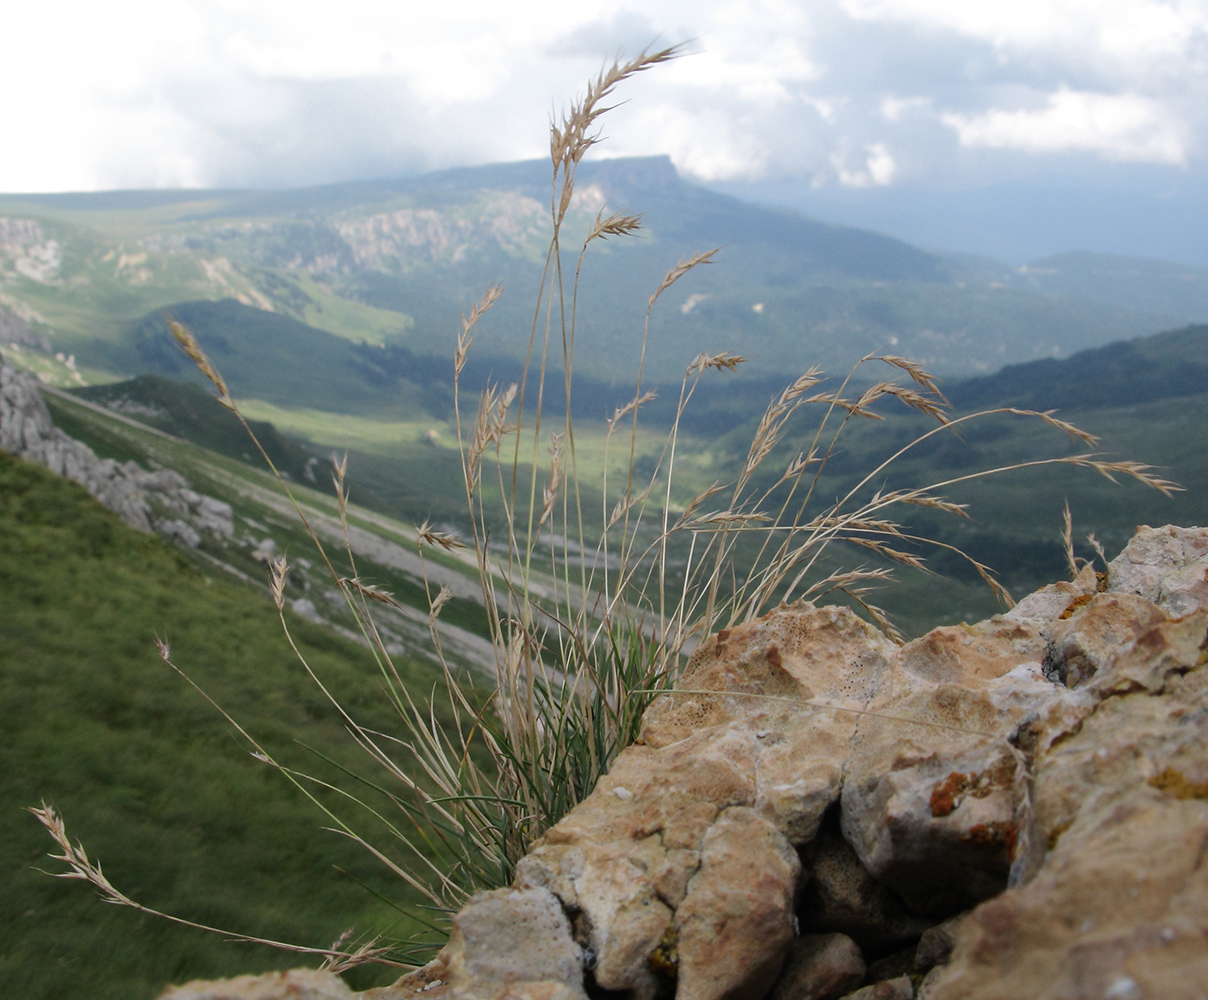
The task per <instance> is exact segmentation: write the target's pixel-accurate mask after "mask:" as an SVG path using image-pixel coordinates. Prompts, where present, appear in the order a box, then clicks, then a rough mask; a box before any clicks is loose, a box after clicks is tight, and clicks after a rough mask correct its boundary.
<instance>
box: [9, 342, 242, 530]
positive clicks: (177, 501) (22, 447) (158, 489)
mask: <svg viewBox="0 0 1208 1000" xmlns="http://www.w3.org/2000/svg"><path fill="white" fill-rule="evenodd" d="M0 450H3V451H7V452H9V453H10V454H13V455H16V456H18V457H19V458H24V459H27V460H28V461H31V462H37V463H38V464H39V465H44V466H45V467H46V468H48V469H49V470H50V471H51V472H53V473H55V474H56V475H60V476H64V477H66V478H67V479H72V480H74V481H75V482H77V483H79V484H80V485H81V486H83V487H84V488H85V489H86V490H87V491H88V492H89V493H90V494H92V496H93V497H95V498H96V499H97V501H98V502H100V503H101V504H102V505H103V506H105V507H108V508H109V509H110V510H112V511H113V512H114V513H115V514H117V515H118V516H119V517H120V518H121V519H122V520H123V521H125V522H126V523H127V524H129V525H130V526H131V527H134V528H137V529H138V530H139V531H146V532H153V531H154V532H158V533H159V534H160V535H162V536H163V537H165V538H167V539H174V540H176V541H178V542H179V543H181V544H182V545H185V546H187V547H188V548H197V546H199V545H200V544H201V540H202V536H203V534H209V535H213V536H214V537H216V538H220V539H225V538H230V537H231V536H232V534H234V512H233V511H232V510H231V506H230V504H227V503H224V502H223V501H221V500H218V499H216V498H214V497H211V496H206V495H204V494H201V493H196V492H194V491H193V490H191V489H189V488H188V483H187V482H186V481H185V479H184V477H183V476H181V475H179V474H178V473H176V472H173V471H172V470H170V469H158V470H150V471H149V470H147V469H143V468H140V467H139V466H138V464H137V463H135V462H124V463H120V464H119V463H118V462H115V461H114V460H113V459H111V458H106V459H100V458H97V456H96V454H95V453H94V452H93V450H92V449H91V448H89V447H88V446H87V445H86V444H82V443H81V442H79V441H76V440H75V439H74V438H72V437H69V436H68V435H67V434H65V433H63V431H61V430H59V429H58V428H57V427H55V425H54V423H53V422H52V421H51V419H50V411H49V410H48V409H47V408H46V403H45V402H44V401H43V399H42V396H41V394H40V393H39V392H38V389H37V387H36V385H35V384H34V382H33V380H32V379H30V378H29V377H28V376H25V375H22V374H21V373H20V372H18V371H16V370H15V369H13V368H12V367H10V366H9V365H7V364H6V363H5V361H4V358H3V356H0Z"/></svg>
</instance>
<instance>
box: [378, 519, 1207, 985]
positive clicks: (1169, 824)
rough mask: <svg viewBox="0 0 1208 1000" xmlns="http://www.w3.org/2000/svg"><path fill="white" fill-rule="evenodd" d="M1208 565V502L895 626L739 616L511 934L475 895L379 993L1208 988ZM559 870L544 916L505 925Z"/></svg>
mask: <svg viewBox="0 0 1208 1000" xmlns="http://www.w3.org/2000/svg"><path fill="white" fill-rule="evenodd" d="M1205 588H1208V531H1205V530H1202V529H1181V528H1161V529H1150V528H1142V529H1139V530H1138V533H1137V535H1136V536H1135V537H1134V539H1133V541H1132V542H1131V543H1130V544H1129V546H1128V548H1127V549H1126V550H1125V552H1124V554H1123V555H1121V556H1120V557H1119V558H1118V559H1116V560H1115V561H1114V562H1113V563H1112V565H1111V567H1110V569H1109V572H1108V573H1107V574H1106V575H1104V576H1102V577H1097V576H1096V575H1095V574H1094V573H1093V572H1091V571H1089V570H1088V571H1086V572H1084V573H1083V574H1082V575H1080V576H1079V577H1078V579H1077V580H1075V581H1073V582H1070V583H1060V584H1054V585H1052V586H1049V587H1046V588H1044V589H1043V590H1041V591H1038V592H1037V593H1036V594H1033V595H1030V596H1029V597H1027V598H1025V599H1024V600H1023V601H1021V602H1020V603H1019V605H1017V606H1016V608H1015V609H1013V610H1012V611H1011V612H1010V613H1008V614H1006V615H1002V616H997V617H995V618H992V619H990V620H989V621H985V622H981V623H978V624H976V625H962V626H955V627H950V628H942V629H936V630H934V631H932V632H931V633H929V634H928V635H926V636H924V637H922V638H921V639H918V640H916V641H914V642H912V643H909V644H907V645H906V646H903V647H901V648H897V647H894V646H893V645H892V644H890V643H889V642H888V640H886V639H885V637H884V636H882V635H881V634H880V633H879V632H877V631H876V630H875V629H873V628H871V627H870V626H868V625H866V624H864V623H863V622H861V621H859V620H858V619H856V618H855V616H854V615H852V614H850V613H849V612H847V611H845V610H842V609H836V608H815V607H812V606H810V605H808V604H802V605H796V606H793V607H790V608H781V609H778V610H777V611H775V612H773V613H772V614H770V615H768V616H767V617H766V618H765V619H763V620H762V621H759V622H754V623H751V624H748V625H744V626H741V627H738V628H734V629H732V630H723V631H722V632H720V633H719V634H718V635H716V636H714V637H711V638H710V639H708V640H706V641H705V642H703V643H702V644H701V646H700V647H699V648H698V649H697V650H696V652H695V653H694V655H693V657H692V659H691V661H690V663H689V666H688V668H687V670H686V672H685V675H684V677H683V678H682V680H681V682H680V684H679V685H678V687H677V690H676V691H675V692H674V693H672V694H669V695H666V696H663V697H661V698H660V699H659V700H658V701H657V702H656V703H655V704H654V705H653V706H652V707H651V709H650V711H649V712H648V714H647V717H646V719H645V727H644V730H643V739H642V741H641V742H640V743H639V744H638V745H635V746H632V747H630V748H628V749H626V750H625V751H624V752H623V753H622V754H621V755H620V757H619V758H618V759H617V761H616V764H615V766H614V767H613V769H612V771H611V773H610V774H609V775H608V776H607V777H605V778H603V779H602V780H601V781H600V783H599V785H598V787H597V788H596V790H595V792H594V793H593V794H592V795H591V796H590V797H589V798H588V799H587V800H586V801H584V802H583V803H581V804H580V805H579V806H577V807H576V808H575V809H573V810H572V811H571V812H570V813H569V814H568V815H567V816H566V817H565V818H564V819H563V820H562V821H561V822H560V823H558V824H557V825H556V826H554V827H553V828H552V829H550V830H549V831H548V832H547V833H546V835H545V837H544V838H543V839H542V840H541V841H540V842H539V843H538V844H537V845H535V847H534V849H533V851H532V852H531V853H530V854H529V856H528V857H527V858H525V859H524V860H523V861H522V862H521V864H520V865H519V868H518V875H517V879H516V885H515V888H513V889H509V890H503V891H500V892H497V893H490V894H488V896H489V897H490V914H491V916H490V919H489V920H485V918H484V923H483V924H482V927H483V928H486V929H485V930H481V932H477V937H475V938H474V939H475V940H479V941H482V942H487V941H490V940H492V939H497V940H498V941H499V942H501V943H499V944H496V945H492V946H491V947H494V948H496V949H502V950H503V951H504V952H505V953H506V954H505V956H503V957H499V958H491V959H489V960H488V959H486V958H483V959H481V960H478V959H476V960H475V961H476V962H478V964H477V965H473V963H471V962H470V961H469V960H468V959H467V958H465V957H464V956H466V955H469V954H470V951H471V950H472V949H470V946H469V944H468V942H469V941H470V940H471V937H473V935H470V934H468V933H467V928H469V927H471V926H478V925H477V924H476V921H478V920H479V919H480V917H479V911H478V909H477V908H479V907H481V906H483V905H484V904H483V903H482V902H481V900H482V897H478V898H476V900H475V901H474V902H472V903H471V904H470V906H469V907H468V908H467V910H466V911H463V913H462V915H460V916H459V917H458V918H457V922H456V924H455V932H454V940H453V941H452V942H451V944H450V946H449V947H448V948H447V949H446V950H445V952H444V953H442V956H441V958H440V959H439V960H438V961H437V962H435V963H433V964H432V965H431V966H429V967H428V968H427V969H426V970H422V971H421V972H420V973H417V974H415V975H413V976H412V977H409V978H407V979H404V980H400V982H399V983H398V984H396V987H393V988H390V990H386V991H379V992H377V993H375V994H373V998H374V1000H386V998H387V997H389V998H390V1000H394V998H395V997H402V996H414V995H417V994H419V993H420V992H421V991H423V992H425V993H427V992H432V991H436V992H433V996H441V995H450V996H458V997H462V996H464V997H467V998H469V997H478V996H484V997H487V996H489V997H491V998H496V997H500V998H502V997H505V996H506V997H507V998H509V1000H523V998H531V1000H538V998H542V1000H544V998H547V997H549V998H552V997H555V996H556V997H559V998H563V997H565V998H569V997H571V996H578V995H583V993H584V992H589V993H595V992H596V991H597V990H600V989H602V990H609V991H624V993H625V994H626V995H627V996H629V997H632V998H635V1000H653V998H656V997H658V998H663V997H671V996H674V997H675V998H676V1000H722V998H742V1000H748V998H749V1000H758V998H760V997H764V996H769V995H771V996H773V997H775V1000H796V998H798V997H800V998H802V1000H805V998H821V997H829V996H838V995H841V994H839V993H835V992H834V991H835V990H839V989H841V990H843V991H845V992H846V991H850V990H852V989H854V988H856V987H860V992H858V993H855V994H850V995H851V996H853V997H856V996H858V997H861V998H868V1000H873V998H877V1000H890V998H894V1000H898V998H901V1000H905V998H909V997H913V996H915V993H916V991H915V984H916V982H917V983H919V988H918V993H917V996H918V997H919V998H921V1000H1017V998H1019V997H1029V998H1037V1000H1042V998H1043V1000H1048V998H1051V1000H1067V998H1075V997H1087V998H1089V997H1095V998H1104V1000H1108V998H1110V1000H1142V998H1158V997H1161V998H1163V1000H1166V998H1183V997H1186V998H1188V1000H1192V998H1203V997H1204V996H1205V995H1206V994H1205V985H1204V984H1205V983H1208V853H1206V852H1208V590H1206V589H1205ZM537 899H540V900H543V901H544V902H543V903H542V904H541V905H542V906H543V907H545V908H546V910H544V911H543V912H547V913H548V920H547V923H548V926H549V928H550V929H549V930H548V931H542V932H541V933H540V934H537V935H536V938H537V939H539V940H537V943H528V942H529V941H530V938H528V937H526V938H525V939H524V940H523V941H522V940H521V939H520V938H519V937H516V936H515V935H514V934H513V936H511V937H509V936H508V934H511V933H512V931H510V930H505V929H507V928H510V927H511V926H512V924H513V922H515V921H521V922H523V919H527V918H522V914H524V913H526V912H527V909H526V908H528V907H530V906H531V905H532V903H533V901H534V900H537ZM543 919H545V918H543ZM533 926H537V924H533ZM542 926H545V925H544V924H543V925H542ZM492 928H493V929H492ZM545 933H549V934H550V935H552V937H551V938H550V940H549V941H547V940H546V939H545V938H544V937H542V936H541V935H543V934H545ZM522 936H523V935H522ZM916 946H917V947H916ZM483 947H484V948H485V947H487V945H486V944H485V943H484V944H483ZM550 948H553V949H555V951H557V950H558V949H561V951H558V954H564V955H565V956H566V962H565V964H564V965H558V964H557V963H555V964H554V966H551V968H553V967H555V966H556V968H557V969H559V970H561V971H558V972H557V974H556V975H555V974H550V975H548V976H547V975H546V973H545V972H542V973H541V977H538V976H536V974H535V973H534V974H533V975H532V976H531V977H530V978H529V979H523V978H517V977H515V976H513V974H512V973H511V972H506V971H501V970H506V969H530V968H531V969H545V968H546V966H545V965H543V964H542V963H543V962H546V959H545V958H543V957H542V956H543V955H546V954H547V953H548V951H547V950H548V949H550ZM530 949H535V950H532V951H530ZM543 949H545V950H543ZM828 950H829V951H828ZM824 952H825V953H828V954H829V958H826V957H823V958H819V955H821V954H822V953H824ZM484 954H485V953H484ZM526 955H531V956H532V959H531V961H526V960H525V958H524V956H526ZM576 955H581V956H582V958H581V965H578V964H576V962H577V960H576V958H575V956H576ZM458 956H462V957H458ZM902 956H905V964H904V965H903V964H901V961H900V959H901V958H902ZM504 958H506V961H504ZM815 960H816V961H815ZM497 961H498V962H502V963H503V964H500V965H498V967H496V965H493V964H492V963H493V962H497ZM811 963H813V964H811ZM472 965H473V967H472ZM865 967H867V968H866V969H865ZM856 970H860V972H859V974H861V975H863V977H864V979H863V981H862V982H860V981H857V980H856V978H855V976H856V974H857V972H856ZM902 970H904V971H905V972H906V973H908V974H907V975H903V974H902ZM814 973H818V975H816V976H815V975H814ZM823 973H825V975H824V974H823ZM924 974H925V978H924ZM912 976H913V977H914V979H913V980H912V978H911V977H912ZM542 977H543V978H542ZM778 977H779V978H778ZM811 977H812V978H811ZM828 977H829V978H828ZM824 980H825V981H824ZM836 984H839V985H836ZM392 991H396V992H392ZM828 991H830V992H828ZM366 1000H370V995H369V994H367V995H366Z"/></svg>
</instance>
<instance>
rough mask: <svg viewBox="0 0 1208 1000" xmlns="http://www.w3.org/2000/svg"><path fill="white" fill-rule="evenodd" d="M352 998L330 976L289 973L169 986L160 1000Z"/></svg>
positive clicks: (303, 971) (309, 971) (298, 971)
mask: <svg viewBox="0 0 1208 1000" xmlns="http://www.w3.org/2000/svg"><path fill="white" fill-rule="evenodd" d="M355 996H356V994H355V993H353V992H352V990H350V989H349V988H348V987H347V986H346V985H345V984H344V980H342V979H340V978H339V977H338V976H333V975H332V974H331V973H330V972H316V971H315V970H313V969H290V970H289V971H288V972H267V973H265V974H264V975H262V976H236V977H235V978H234V979H219V980H214V981H210V982H203V981H202V980H196V981H195V982H191V983H185V984H184V985H183V986H169V987H168V988H167V989H166V990H164V992H163V993H161V994H160V1000H352V998H353V997H355Z"/></svg>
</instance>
